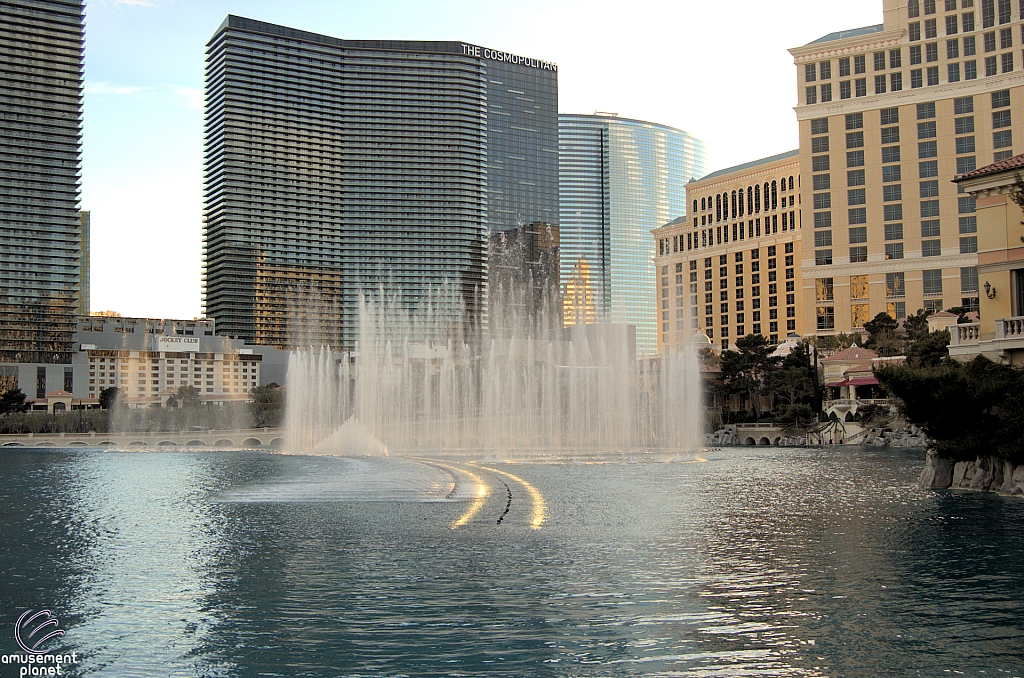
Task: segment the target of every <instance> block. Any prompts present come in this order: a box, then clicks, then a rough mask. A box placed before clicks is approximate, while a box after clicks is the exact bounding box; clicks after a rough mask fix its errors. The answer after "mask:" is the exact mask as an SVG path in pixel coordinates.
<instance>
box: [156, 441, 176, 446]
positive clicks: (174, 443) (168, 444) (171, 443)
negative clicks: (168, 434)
mask: <svg viewBox="0 0 1024 678" xmlns="http://www.w3.org/2000/svg"><path fill="white" fill-rule="evenodd" d="M156 446H157V447H177V446H178V443H176V442H174V441H173V440H161V441H160V442H158V443H157V444H156Z"/></svg>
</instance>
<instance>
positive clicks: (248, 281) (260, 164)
mask: <svg viewBox="0 0 1024 678" xmlns="http://www.w3.org/2000/svg"><path fill="white" fill-rule="evenodd" d="M206 102H207V111H206V207H205V230H204V235H205V243H204V255H205V276H206V277H205V295H206V296H205V302H206V312H207V314H208V315H209V316H212V317H214V318H216V320H217V326H218V330H219V331H220V332H221V333H225V334H228V335H232V336H236V337H239V338H244V339H247V340H250V341H256V342H259V343H267V344H274V345H291V344H292V343H293V342H294V341H298V340H300V339H301V333H299V334H300V336H298V337H297V336H296V328H297V327H298V326H305V327H310V326H316V327H320V328H322V330H323V332H321V336H322V337H323V336H326V337H327V338H329V339H333V340H334V341H340V342H341V343H342V344H343V345H351V344H352V342H353V341H354V339H355V331H356V327H355V322H354V320H355V313H356V312H357V304H358V295H359V292H360V291H361V290H363V291H371V292H372V291H374V290H376V289H378V287H379V286H381V285H383V286H386V287H387V288H388V289H389V290H390V291H391V293H392V294H395V295H397V296H398V297H399V299H400V300H401V304H403V305H405V306H409V307H413V306H416V305H417V304H420V303H422V302H423V301H424V300H425V297H426V293H427V290H428V289H430V288H431V287H435V286H438V285H441V284H442V283H445V282H447V284H449V285H454V286H456V287H457V288H458V289H459V290H460V294H459V295H457V296H458V298H459V300H460V301H459V304H460V306H464V307H465V309H466V310H468V311H469V314H470V317H472V316H473V315H474V314H478V315H479V314H483V313H484V311H485V301H484V300H485V299H486V294H487V285H488V281H489V274H488V251H489V249H491V248H492V246H493V243H495V242H497V239H496V238H494V237H491V236H492V234H494V233H498V232H502V231H512V230H517V231H522V230H530V227H531V226H532V227H534V228H533V231H536V230H537V227H538V226H541V225H543V226H550V227H551V228H550V229H548V230H553V232H554V233H555V234H557V220H558V121H557V105H558V104H557V71H556V69H555V66H554V65H553V64H549V63H546V62H542V61H537V60H534V59H527V58H523V57H519V56H516V55H513V54H508V53H504V52H497V51H494V50H491V49H485V48H482V47H477V46H475V45H469V44H466V43H460V42H408V41H386V40H380V41H360V40H340V39H336V38H331V37H327V36H323V35H317V34H313V33H307V32H304V31H299V30H294V29H290V28H285V27H282V26H276V25H273V24H268V23H263V22H259V21H253V20H251V19H245V18H241V17H235V16H229V17H228V18H227V19H226V20H225V21H224V23H223V24H221V26H220V28H219V29H218V30H217V32H216V34H215V35H214V37H213V38H212V39H211V41H210V43H209V45H208V50H207V71H206ZM520 227H522V228H520ZM446 298H449V299H450V298H451V297H446ZM449 311H450V312H452V313H456V312H458V311H459V309H447V310H446V309H440V311H439V312H449Z"/></svg>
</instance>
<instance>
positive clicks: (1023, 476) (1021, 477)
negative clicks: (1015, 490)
mask: <svg viewBox="0 0 1024 678" xmlns="http://www.w3.org/2000/svg"><path fill="white" fill-rule="evenodd" d="M1013 484H1014V485H1024V464H1021V465H1020V466H1018V467H1017V468H1016V469H1014V471H1013Z"/></svg>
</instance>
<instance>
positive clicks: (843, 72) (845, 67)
mask: <svg viewBox="0 0 1024 678" xmlns="http://www.w3.org/2000/svg"><path fill="white" fill-rule="evenodd" d="M849 75H850V57H844V58H842V59H840V60H839V77H840V78H846V77H849Z"/></svg>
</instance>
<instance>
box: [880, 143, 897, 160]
mask: <svg viewBox="0 0 1024 678" xmlns="http://www.w3.org/2000/svg"><path fill="white" fill-rule="evenodd" d="M899 161H900V147H899V146H882V162H883V163H892V162H899Z"/></svg>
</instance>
